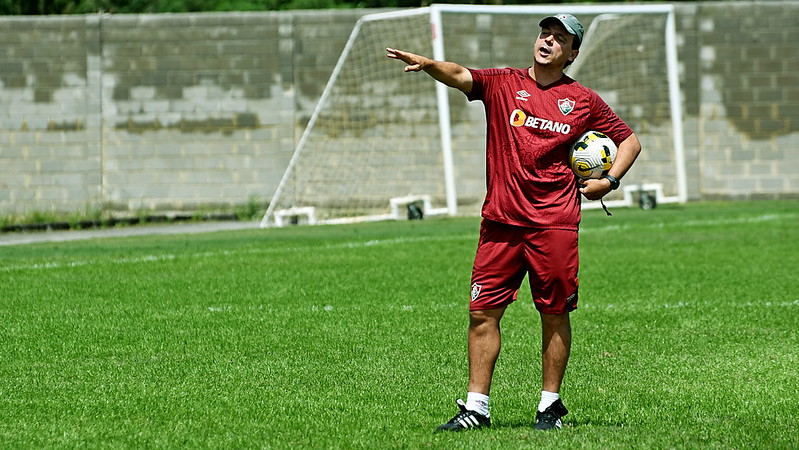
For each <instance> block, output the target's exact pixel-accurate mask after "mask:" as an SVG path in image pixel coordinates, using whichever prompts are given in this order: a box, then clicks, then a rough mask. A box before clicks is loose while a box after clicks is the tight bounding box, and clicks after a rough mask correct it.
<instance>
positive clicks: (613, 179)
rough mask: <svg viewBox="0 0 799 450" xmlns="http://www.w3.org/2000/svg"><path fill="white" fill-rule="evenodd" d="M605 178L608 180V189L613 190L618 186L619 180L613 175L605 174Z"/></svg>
mask: <svg viewBox="0 0 799 450" xmlns="http://www.w3.org/2000/svg"><path fill="white" fill-rule="evenodd" d="M605 178H607V179H608V181H610V189H611V190H612V191H615V190H616V189H618V188H619V185H620V184H621V181H619V179H618V178H616V177H614V176H613V175H605Z"/></svg>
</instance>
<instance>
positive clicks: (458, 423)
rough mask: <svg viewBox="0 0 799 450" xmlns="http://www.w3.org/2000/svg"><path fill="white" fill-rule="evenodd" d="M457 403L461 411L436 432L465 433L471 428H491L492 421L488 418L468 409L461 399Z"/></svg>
mask: <svg viewBox="0 0 799 450" xmlns="http://www.w3.org/2000/svg"><path fill="white" fill-rule="evenodd" d="M456 403H457V404H458V408H460V410H461V411H460V412H459V413H458V414H455V417H453V418H452V420H450V421H449V422H447V423H445V424H444V425H441V426H440V427H438V428H436V431H463V430H468V429H469V428H478V429H479V428H483V427H486V428H488V427H490V426H491V419H490V418H489V417H488V416H484V415H482V414H480V413H477V412H475V411H470V410H468V409H466V404H465V403H463V400H461V399H458V400H457V401H456Z"/></svg>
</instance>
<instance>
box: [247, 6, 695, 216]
mask: <svg viewBox="0 0 799 450" xmlns="http://www.w3.org/2000/svg"><path fill="white" fill-rule="evenodd" d="M559 12H566V13H572V14H575V15H577V16H578V17H579V18H580V20H581V21H582V22H583V24H585V25H586V28H587V34H586V39H584V44H583V45H582V46H581V48H580V54H579V56H578V58H577V60H576V61H575V63H574V64H573V65H572V67H570V68H567V73H568V74H569V75H570V76H572V77H573V78H575V79H577V81H579V82H580V83H582V84H584V85H586V86H588V87H590V88H592V89H594V90H596V91H597V92H598V93H599V94H600V95H601V96H602V97H603V99H605V100H606V101H607V102H608V104H610V106H611V107H613V109H614V110H615V111H616V112H617V113H618V114H619V115H620V116H621V117H622V119H624V120H625V121H626V122H627V123H629V124H630V125H631V127H632V128H633V129H634V130H635V131H636V134H637V135H638V137H639V139H640V140H641V142H642V146H643V148H644V151H643V152H642V155H641V156H640V157H639V160H638V162H636V164H635V165H634V166H633V168H632V169H631V170H630V172H629V173H628V174H627V176H626V177H625V180H624V185H625V190H624V191H623V192H614V193H613V195H614V196H615V197H613V196H610V198H608V199H606V200H609V201H606V203H608V204H610V205H614V204H615V205H622V204H624V205H628V204H632V197H633V195H634V194H635V191H644V190H648V191H651V192H652V194H653V195H657V196H658V197H659V198H658V199H657V201H658V202H660V203H664V202H684V201H686V199H687V188H686V174H685V158H684V152H683V137H682V108H681V105H682V99H681V91H680V85H679V70H678V66H677V64H678V61H677V53H676V48H677V47H676V33H675V22H674V7H673V6H671V5H635V6H628V5H623V6H620V5H567V4H562V5H529V6H528V5H524V6H482V5H445V4H440V5H439V4H434V5H431V6H429V7H425V8H417V9H411V10H398V11H392V12H384V13H377V14H368V15H365V16H363V17H362V18H361V19H360V20H359V21H358V22H357V23H356V25H355V27H354V28H353V30H352V33H351V34H350V37H349V39H348V41H347V43H346V45H345V48H344V50H343V51H342V53H341V55H340V57H339V60H338V62H337V64H336V66H335V68H334V70H333V73H332V74H331V76H330V79H329V81H328V83H327V85H326V86H325V89H324V91H323V93H322V96H321V97H320V100H319V102H318V103H317V105H316V107H315V109H314V111H313V113H312V115H311V117H310V119H309V121H308V124H307V126H306V127H305V129H304V131H303V133H302V136H301V138H300V140H299V141H298V144H297V146H296V148H295V151H294V153H293V155H292V157H291V160H290V162H289V164H288V167H287V169H286V171H285V173H284V175H283V177H282V179H281V181H280V183H279V185H278V188H277V189H276V191H275V193H274V195H273V197H272V200H271V202H270V203H269V206H268V209H267V211H266V214H265V215H264V217H263V219H262V221H261V226H262V227H267V226H276V225H277V226H279V225H281V224H286V223H317V224H319V223H345V222H357V221H369V220H386V219H405V218H411V217H413V218H418V217H421V214H420V215H416V214H413V215H412V214H411V211H410V208H411V207H413V208H414V209H421V210H422V211H421V213H422V214H423V215H424V216H431V215H456V214H462V215H477V214H478V213H479V210H480V205H481V203H482V199H483V196H484V194H485V151H484V148H485V117H484V112H483V108H482V105H481V104H479V102H471V103H470V102H468V101H467V100H466V97H465V96H464V95H463V94H461V93H460V92H457V91H456V90H454V89H451V88H448V87H446V86H444V85H443V84H441V83H437V82H435V81H434V80H433V79H432V78H431V77H429V76H427V75H426V74H424V73H404V72H403V70H402V64H401V63H398V62H397V61H394V60H391V59H389V58H386V55H385V48H386V47H393V48H399V49H402V50H407V51H411V52H414V53H419V54H423V55H429V56H431V57H432V58H434V59H437V60H451V61H456V62H458V63H459V64H461V65H463V66H466V67H472V68H487V67H526V66H529V64H530V62H531V58H532V55H531V53H532V43H533V42H534V40H535V36H536V33H537V31H538V21H540V19H541V18H542V17H544V16H546V15H550V14H554V13H559ZM593 203H594V202H589V201H585V202H583V205H584V207H586V208H590V207H593V206H594V205H593ZM597 203H598V202H597ZM404 207H408V208H409V210H408V214H407V215H406V214H405V210H404Z"/></svg>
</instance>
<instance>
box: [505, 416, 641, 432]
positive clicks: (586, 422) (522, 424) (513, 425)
mask: <svg viewBox="0 0 799 450" xmlns="http://www.w3.org/2000/svg"><path fill="white" fill-rule="evenodd" d="M533 425H535V421H533V420H529V421H502V422H499V421H497V422H493V423H492V424H491V429H499V430H502V429H518V428H529V429H531V430H532V429H533ZM628 426H629V424H626V423H624V422H619V421H610V420H600V419H591V418H586V419H577V420H566V421H564V422H563V429H564V430H567V429H578V428H583V427H595V428H623V427H628Z"/></svg>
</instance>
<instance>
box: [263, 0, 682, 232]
mask: <svg viewBox="0 0 799 450" xmlns="http://www.w3.org/2000/svg"><path fill="white" fill-rule="evenodd" d="M495 12H499V13H503V14H528V15H529V14H542V15H546V14H552V13H554V12H563V13H570V14H575V15H579V14H595V15H596V14H665V15H666V26H665V44H666V61H665V63H666V70H667V79H668V97H669V107H670V116H671V125H672V145H673V147H674V159H675V166H676V167H675V174H676V189H677V195H676V196H674V197H665V196H662V190H661V189H656V193H657V195H658V197H659V198H657V199H656V200H657V202H658V203H685V202H686V201H687V199H688V188H687V176H686V165H685V150H684V138H683V127H682V125H683V112H682V95H681V90H680V79H679V65H678V64H679V63H678V58H677V42H676V25H675V7H674V6H673V5H668V4H657V5H569V4H557V5H518V6H513V5H507V6H494V5H457V4H433V5H431V6H429V7H423V8H415V9H409V10H399V11H392V12H385V13H375V14H367V15H364V16H362V17H361V18H360V19H359V20H358V21H357V22H356V24H355V26H354V27H353V30H352V32H351V33H350V37H349V39H348V40H347V43H346V45H345V47H344V50H343V51H342V53H341V55H340V57H339V60H338V62H337V63H336V66H335V67H334V69H333V72H332V74H331V76H330V78H329V80H328V82H327V84H326V86H325V89H324V90H323V92H322V95H321V97H320V99H319V101H318V103H317V104H316V107H315V108H314V111H313V113H312V115H311V118H310V120H309V121H308V125H307V126H306V128H305V130H304V132H303V134H302V136H301V138H300V140H299V142H298V144H297V146H296V148H295V150H294V154H293V155H292V157H291V159H290V161H289V164H288V167H287V168H286V171H285V172H284V174H283V177H282V179H281V181H280V183H279V185H278V187H277V189H276V191H275V193H274V195H273V197H272V201H271V202H270V204H269V206H268V208H267V210H266V213H265V214H264V216H263V218H262V219H261V222H260V226H261V228H265V227H269V226H276V225H277V226H281V225H282V224H283V222H284V221H283V220H277V221H276V220H275V217H278V216H279V214H278V215H276V213H280V212H279V211H276V210H275V209H276V204H277V199H279V197H280V195H281V193H282V191H283V189H284V187H285V184H286V182H287V180H288V178H289V176H290V174H291V171H292V170H293V169H294V166H295V164H296V162H297V159H298V157H299V155H300V154H301V153H302V151H303V150H304V148H305V145H306V141H307V139H308V137H309V135H310V131H311V130H312V129H313V127H314V124H315V123H316V120H317V118H318V117H319V114H320V112H321V111H322V109H323V108H324V107H325V104H326V103H327V101H328V97H329V95H330V93H331V91H332V88H333V85H334V84H335V81H336V79H337V78H338V76H339V73H340V72H341V69H342V67H343V66H344V63H345V59H346V57H347V55H348V53H349V52H350V50H351V49H352V47H353V43H354V42H355V39H356V38H357V36H358V32H359V30H360V28H361V27H362V25H363V24H364V23H366V22H369V21H374V20H382V19H388V18H398V17H405V16H413V15H421V14H429V16H430V24H431V26H432V46H433V54H432V58H433V59H435V60H438V61H445V60H446V56H445V54H444V33H443V26H444V24H443V20H442V13H471V14H485V13H495ZM449 89H450V88H449V87H447V86H445V85H444V84H442V83H436V99H437V104H438V119H439V120H438V121H439V127H440V132H441V137H440V139H441V150H442V157H443V169H444V173H443V176H444V184H445V193H446V208H438V209H436V210H434V214H446V215H450V216H455V215H457V214H458V201H457V192H456V187H455V169H454V162H453V153H452V129H451V118H450V105H449V98H448V90H449ZM637 188H638V187H636V189H637ZM628 197H629V195H627V194H626V193H625V199H624V200H618V201H612V202H606V203H607V204H609V205H615V206H630V205H631V204H632V201H631V200H630V198H628ZM399 200H400V199H394V201H392V202H391V207H392V214H384V215H379V216H374V217H371V216H370V217H361V218H354V219H355V220H353V219H347V220H332V221H317V220H316V218H315V217H314V214H315V213H314V211H313V208H310V210H309V211H305V210H304V209H303V211H304V212H303V214H306V215H307V216H308V217H307V221H306V222H305V223H313V224H315V223H349V222H353V221H369V220H386V219H398V218H399V217H398V215H397V214H396V211H394V209H395V207H396V204H397V203H398V201H399ZM591 205H592V203H588V202H584V203H583V207H584V208H585V207H592V206H591ZM284 213H285V212H284Z"/></svg>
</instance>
